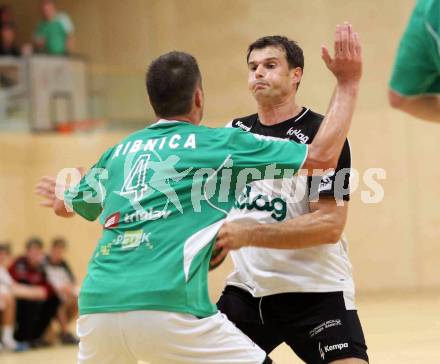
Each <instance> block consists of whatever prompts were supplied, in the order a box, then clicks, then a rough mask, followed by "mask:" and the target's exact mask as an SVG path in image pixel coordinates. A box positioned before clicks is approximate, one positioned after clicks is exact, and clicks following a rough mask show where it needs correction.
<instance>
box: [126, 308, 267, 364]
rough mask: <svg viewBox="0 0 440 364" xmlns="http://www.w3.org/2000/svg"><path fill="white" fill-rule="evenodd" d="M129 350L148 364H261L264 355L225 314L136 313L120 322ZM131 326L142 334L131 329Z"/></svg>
mask: <svg viewBox="0 0 440 364" xmlns="http://www.w3.org/2000/svg"><path fill="white" fill-rule="evenodd" d="M124 322H125V323H126V331H125V332H124V335H125V337H126V340H127V343H128V345H129V347H130V350H131V351H132V352H133V353H134V354H135V356H136V357H138V358H139V359H140V360H142V361H146V362H151V363H152V364H165V363H166V364H190V363H191V364H209V363H216V364H227V363H235V364H262V363H263V362H264V361H265V359H266V353H265V352H264V351H263V350H262V349H260V348H259V347H258V346H257V345H255V344H254V343H253V342H252V340H250V339H249V338H248V337H247V336H246V335H244V334H243V333H242V332H241V331H240V330H239V329H237V327H235V325H234V324H232V323H231V322H230V321H229V320H228V319H227V318H226V316H225V315H223V314H221V313H217V314H215V315H213V316H210V317H206V318H197V317H195V316H192V315H187V314H181V313H172V312H161V311H138V312H133V313H131V314H130V315H127V318H126V319H125V320H124ZM135 325H138V326H141V327H143V331H139V330H134V329H133V327H134V326H135Z"/></svg>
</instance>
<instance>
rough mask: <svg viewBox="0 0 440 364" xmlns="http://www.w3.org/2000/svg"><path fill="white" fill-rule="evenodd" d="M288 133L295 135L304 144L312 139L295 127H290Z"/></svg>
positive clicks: (288, 134)
mask: <svg viewBox="0 0 440 364" xmlns="http://www.w3.org/2000/svg"><path fill="white" fill-rule="evenodd" d="M286 135H287V136H293V135H295V136H296V137H297V138H298V140H299V141H300V142H301V143H303V144H306V143H307V142H308V141H309V139H310V138H309V137H308V136H307V135H305V134H304V133H303V132H302V130H301V129H294V128H293V127H292V128H290V129H289V130H287V133H286Z"/></svg>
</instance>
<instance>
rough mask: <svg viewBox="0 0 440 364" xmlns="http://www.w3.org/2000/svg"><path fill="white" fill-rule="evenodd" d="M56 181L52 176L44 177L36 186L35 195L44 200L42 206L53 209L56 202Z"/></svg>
mask: <svg viewBox="0 0 440 364" xmlns="http://www.w3.org/2000/svg"><path fill="white" fill-rule="evenodd" d="M55 189H56V179H55V178H54V177H52V176H43V177H41V178H40V180H39V181H38V183H37V185H36V186H35V193H36V194H37V195H39V196H41V197H43V198H44V200H43V201H42V202H40V205H41V206H44V207H50V208H53V207H54V204H55V200H56V192H55Z"/></svg>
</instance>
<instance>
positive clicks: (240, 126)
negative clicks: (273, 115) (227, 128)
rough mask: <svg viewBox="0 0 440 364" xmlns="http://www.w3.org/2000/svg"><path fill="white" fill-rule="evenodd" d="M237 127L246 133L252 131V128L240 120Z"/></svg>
mask: <svg viewBox="0 0 440 364" xmlns="http://www.w3.org/2000/svg"><path fill="white" fill-rule="evenodd" d="M235 125H237V126H238V127H239V128H240V129H243V130H244V131H250V130H251V127H250V126H247V125H245V124H243V123H242V122H241V121H240V120H238V121H237V123H236V124H235Z"/></svg>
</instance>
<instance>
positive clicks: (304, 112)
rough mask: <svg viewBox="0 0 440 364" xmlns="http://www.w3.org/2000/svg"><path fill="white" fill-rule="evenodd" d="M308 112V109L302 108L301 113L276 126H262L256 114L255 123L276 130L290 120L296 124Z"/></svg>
mask: <svg viewBox="0 0 440 364" xmlns="http://www.w3.org/2000/svg"><path fill="white" fill-rule="evenodd" d="M309 111H310V109H309V108H308V107H305V106H303V107H302V110H301V112H300V113H299V114H298V115H297V116H295V117H293V118H290V119H287V120H283V121H281V122H279V123H276V124H273V125H264V124H263V123H261V121H260V118H259V117H258V114H257V123H258V124H260V125H261V126H262V127H264V128H277V127H279V126H281V125H282V124H284V123H287V122H291V121H292V120H293V122H294V123H296V122H297V121H299V120H300V119H302V118H303V116H305V115H306V114H307V113H308V112H309Z"/></svg>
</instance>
